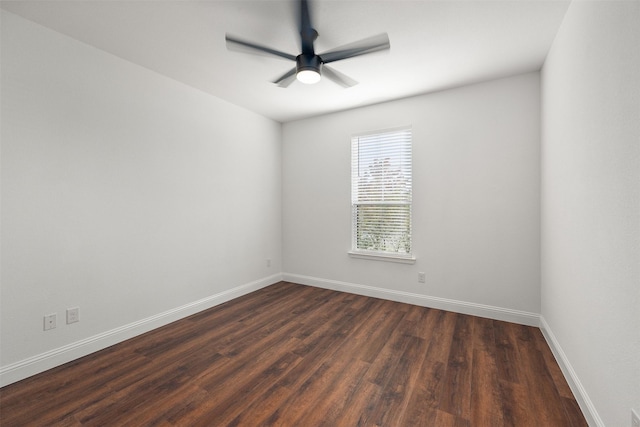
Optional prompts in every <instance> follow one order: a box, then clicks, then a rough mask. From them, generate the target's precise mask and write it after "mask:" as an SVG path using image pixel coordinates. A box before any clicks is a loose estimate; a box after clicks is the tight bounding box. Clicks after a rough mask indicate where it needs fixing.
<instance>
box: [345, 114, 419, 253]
mask: <svg viewBox="0 0 640 427" xmlns="http://www.w3.org/2000/svg"><path fill="white" fill-rule="evenodd" d="M407 132H408V134H409V141H408V144H409V147H408V163H407V158H406V153H407V147H406V146H405V147H404V148H402V149H401V152H402V153H400V154H399V155H404V157H403V158H404V162H403V163H402V172H403V174H404V175H403V177H404V178H405V179H408V184H409V185H408V186H409V190H410V191H409V195H408V199H407V200H405V201H402V202H397V201H394V202H386V203H385V202H384V201H381V202H380V203H373V204H372V203H371V202H369V203H366V202H363V201H362V198H363V196H362V195H360V194H359V191H358V182H359V178H360V177H361V173H362V171H360V167H361V161H360V158H359V156H360V151H359V146H358V144H359V143H360V142H361V139H364V140H365V142H366V140H367V139H370V138H371V137H385V136H388V135H391V134H397V135H398V134H401V133H405V134H406V133H407ZM412 141H413V132H412V128H411V126H403V127H398V128H392V129H384V130H378V131H375V132H367V133H359V134H355V135H352V137H351V212H352V213H351V216H352V226H351V250H350V251H349V255H350V256H351V257H352V258H360V259H371V260H379V261H390V262H399V263H405V264H413V263H415V261H416V258H415V256H414V255H413V252H412V248H411V247H412V241H411V240H412V236H411V232H412V218H411V215H412V197H413V194H412V193H413V183H412V181H413V177H412V155H413V153H412ZM405 142H406V141H405ZM392 151H393V152H394V153H395V152H396V151H395V150H392ZM407 169H408V170H407ZM407 174H408V176H406V175H407ZM405 185H406V183H405ZM383 191H384V190H383ZM367 204H369V205H375V206H383V205H387V206H388V205H398V204H401V205H408V206H409V213H408V215H409V218H408V221H409V230H408V232H409V235H408V238H409V243H408V245H409V251H408V253H407V252H394V251H386V250H366V249H362V248H358V241H357V240H358V237H357V236H358V215H357V209H358V206H362V205H367Z"/></svg>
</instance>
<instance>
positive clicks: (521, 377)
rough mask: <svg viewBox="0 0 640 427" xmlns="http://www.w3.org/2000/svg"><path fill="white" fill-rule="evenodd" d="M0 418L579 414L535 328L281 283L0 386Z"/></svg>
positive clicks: (247, 421)
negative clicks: (43, 371)
mask: <svg viewBox="0 0 640 427" xmlns="http://www.w3.org/2000/svg"><path fill="white" fill-rule="evenodd" d="M0 392H1V394H0V411H1V412H0V424H1V425H2V426H5V427H8V426H31V425H33V426H50V425H62V426H74V425H96V426H123V425H128V426H147V425H160V426H162V425H181V426H199V425H201V426H226V425H237V426H259V425H278V426H320V425H323V426H480V427H484V426H488V427H495V426H536V427H540V426H546V427H551V426H562V427H567V426H586V425H587V423H586V422H585V420H584V418H583V416H582V414H581V412H580V410H579V408H578V406H577V404H576V401H575V400H574V398H573V395H572V394H571V391H570V389H569V387H568V386H567V383H566V382H565V380H564V378H563V376H562V374H561V372H560V369H559V367H558V365H557V364H556V362H555V360H554V358H553V356H552V354H551V352H550V350H549V347H548V346H547V344H546V342H545V341H544V338H543V337H542V335H541V333H540V331H539V329H537V328H532V327H528V326H521V325H516V324H512V323H506V322H499V321H495V320H488V319H483V318H479V317H473V316H466V315H461V314H455V313H451V312H446V311H441V310H435V309H428V308H424V307H417V306H412V305H407V304H401V303H396V302H390V301H384V300H380V299H375V298H368V297H363V296H357V295H352V294H346V293H340V292H335V291H329V290H324V289H317V288H312V287H307V286H301V285H295V284H291V283H286V282H281V283H278V284H276V285H273V286H270V287H267V288H265V289H262V290H260V291H257V292H254V293H252V294H249V295H246V296H244V297H241V298H238V299H236V300H233V301H230V302H228V303H226V304H223V305H220V306H217V307H214V308H212V309H209V310H206V311H204V312H201V313H199V314H197V315H194V316H191V317H189V318H186V319H184V320H181V321H178V322H175V323H173V324H171V325H168V326H165V327H163V328H160V329H157V330H154V331H152V332H150V333H147V334H145V335H142V336H140V337H137V338H134V339H131V340H128V341H126V342H123V343H121V344H118V345H116V346H113V347H110V348H108V349H106V350H103V351H100V352H98V353H94V354H92V355H90V356H87V357H84V358H82V359H79V360H76V361H74V362H71V363H68V364H66V365H64V366H61V367H58V368H55V369H52V370H50V371H47V372H45V373H42V374H40V375H37V376H34V377H31V378H28V379H26V380H23V381H21V382H18V383H15V384H12V385H9V386H7V387H4V388H3V389H1V390H0Z"/></svg>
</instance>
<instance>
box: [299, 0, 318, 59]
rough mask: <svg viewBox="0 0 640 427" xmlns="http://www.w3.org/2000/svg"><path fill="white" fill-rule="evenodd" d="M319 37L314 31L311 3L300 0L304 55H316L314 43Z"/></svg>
mask: <svg viewBox="0 0 640 427" xmlns="http://www.w3.org/2000/svg"><path fill="white" fill-rule="evenodd" d="M317 37H318V32H317V31H316V30H314V29H313V25H312V24H311V12H310V11H309V2H308V1H307V0H300V44H301V47H302V53H304V54H307V55H315V51H314V49H313V42H314V41H315V40H316V38H317Z"/></svg>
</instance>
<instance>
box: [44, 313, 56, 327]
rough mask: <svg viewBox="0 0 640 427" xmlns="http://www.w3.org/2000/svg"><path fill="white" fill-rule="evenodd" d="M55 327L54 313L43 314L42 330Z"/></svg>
mask: <svg viewBox="0 0 640 427" xmlns="http://www.w3.org/2000/svg"><path fill="white" fill-rule="evenodd" d="M55 328H56V313H53V314H49V315H47V316H44V330H45V331H48V330H50V329H55Z"/></svg>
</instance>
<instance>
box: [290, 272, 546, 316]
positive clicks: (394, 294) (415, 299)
mask: <svg viewBox="0 0 640 427" xmlns="http://www.w3.org/2000/svg"><path fill="white" fill-rule="evenodd" d="M282 279H283V280H285V281H288V282H293V283H300V284H302V285H308V286H315V287H318V288H324V289H332V290H335V291H342V292H349V293H352V294H358V295H365V296H369V297H374V298H381V299H387V300H391V301H397V302H403V303H407V304H413V305H419V306H422V307H430V308H437V309H440V310H447V311H453V312H455V313H462V314H469V315H472V316H479V317H486V318H489V319H494V320H504V321H506V322H512V323H518V324H521V325H527V326H536V327H537V326H539V325H540V315H539V314H536V313H530V312H527V311H520V310H513V309H510V308H502V307H494V306H490V305H484V304H476V303H471V302H466V301H457V300H452V299H447V298H440V297H433V296H428V295H421V294H414V293H410V292H403V291H395V290H391V289H384V288H376V287H373V286H366V285H359V284H355V283H347V282H339V281H337V280H328V279H320V278H317V277H309V276H302V275H299V274H291V273H283V274H282Z"/></svg>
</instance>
